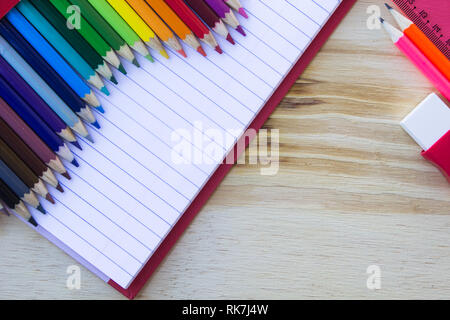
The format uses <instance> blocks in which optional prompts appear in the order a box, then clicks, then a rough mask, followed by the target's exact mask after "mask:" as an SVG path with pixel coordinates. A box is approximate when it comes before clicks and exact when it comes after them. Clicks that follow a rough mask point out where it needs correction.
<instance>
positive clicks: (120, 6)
mask: <svg viewBox="0 0 450 320" xmlns="http://www.w3.org/2000/svg"><path fill="white" fill-rule="evenodd" d="M107 1H108V3H109V4H110V5H111V7H113V8H114V10H116V12H117V13H118V14H119V15H120V16H121V17H122V19H123V20H125V21H126V22H127V23H128V25H129V26H130V27H131V28H132V29H133V30H134V32H136V33H137V34H138V36H139V37H140V38H141V39H142V41H144V42H145V43H146V44H147V45H148V46H149V47H150V48H152V49H154V50H156V51H158V52H159V53H160V54H161V55H162V56H163V57H165V58H167V59H168V58H169V56H168V54H167V52H166V50H165V49H164V47H163V45H162V44H161V42H160V41H159V39H158V37H157V36H156V34H155V33H154V32H153V30H152V29H151V28H150V27H149V26H148V25H147V24H146V23H145V22H144V20H142V19H141V17H140V16H139V15H138V14H137V13H136V11H134V10H133V8H131V7H130V5H129V4H128V3H127V2H126V1H125V0H107Z"/></svg>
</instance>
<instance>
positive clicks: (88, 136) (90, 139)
mask: <svg viewBox="0 0 450 320" xmlns="http://www.w3.org/2000/svg"><path fill="white" fill-rule="evenodd" d="M93 125H94V124H93ZM85 138H86V139H87V140H89V142H91V143H94V139H92V136H91V135H90V134H88V135H87V136H85Z"/></svg>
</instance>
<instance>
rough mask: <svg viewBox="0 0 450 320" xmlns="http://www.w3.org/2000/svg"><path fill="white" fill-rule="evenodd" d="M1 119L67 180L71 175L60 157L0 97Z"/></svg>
mask: <svg viewBox="0 0 450 320" xmlns="http://www.w3.org/2000/svg"><path fill="white" fill-rule="evenodd" d="M0 118H2V119H3V120H4V121H5V122H6V123H7V124H8V126H9V127H10V128H11V129H13V130H14V132H15V133H16V134H17V135H18V136H19V137H20V138H21V139H22V141H23V142H25V143H26V144H27V145H28V147H30V149H31V150H33V152H34V153H35V154H36V155H37V156H38V157H39V158H40V159H41V160H42V161H43V162H44V163H45V164H46V165H47V166H48V167H49V168H51V169H53V170H55V171H56V172H58V173H60V174H62V175H63V176H64V177H66V178H67V179H70V175H69V173H68V172H67V170H66V168H65V167H64V165H63V164H62V162H61V160H60V159H59V158H58V156H57V155H56V154H55V153H54V152H53V151H52V150H50V148H49V147H48V146H47V145H46V144H45V143H44V142H43V141H42V140H41V138H39V137H38V136H37V135H36V133H34V131H33V130H31V129H30V127H28V125H27V124H26V123H25V122H24V121H23V120H22V119H21V118H20V117H19V116H18V115H17V114H16V113H15V112H14V111H13V110H12V109H11V107H10V106H9V105H8V104H7V103H6V102H5V100H3V99H2V98H1V97H0Z"/></svg>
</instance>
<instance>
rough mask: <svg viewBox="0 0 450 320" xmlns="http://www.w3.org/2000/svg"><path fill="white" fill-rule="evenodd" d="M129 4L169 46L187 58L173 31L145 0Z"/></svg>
mask: <svg viewBox="0 0 450 320" xmlns="http://www.w3.org/2000/svg"><path fill="white" fill-rule="evenodd" d="M127 2H128V3H129V4H130V6H131V7H133V9H134V10H135V11H136V13H137V14H139V16H140V17H141V18H142V20H144V21H145V23H147V24H148V25H149V26H150V28H151V29H152V30H153V31H154V32H155V33H156V35H157V36H158V37H159V38H160V39H161V40H162V41H163V42H164V43H165V44H166V45H167V46H169V47H170V48H172V49H173V50H175V51H177V52H178V53H179V54H181V55H182V56H183V57H185V58H186V57H187V56H186V52H184V50H183V48H182V47H181V44H180V42H179V41H178V39H177V38H176V37H175V35H174V34H173V32H172V30H170V29H169V28H168V27H167V25H166V24H165V23H164V21H162V20H161V18H160V17H159V16H158V15H157V14H156V13H155V11H153V9H152V8H150V6H149V5H148V4H147V3H145V1H144V0H127Z"/></svg>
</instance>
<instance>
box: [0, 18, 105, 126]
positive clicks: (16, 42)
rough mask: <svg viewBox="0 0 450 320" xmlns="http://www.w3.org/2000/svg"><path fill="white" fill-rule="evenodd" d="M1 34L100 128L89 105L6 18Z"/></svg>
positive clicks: (71, 105)
mask: <svg viewBox="0 0 450 320" xmlns="http://www.w3.org/2000/svg"><path fill="white" fill-rule="evenodd" d="M0 35H2V36H3V38H4V39H6V41H8V42H9V44H10V45H11V46H12V47H13V48H14V49H15V50H16V52H17V53H19V54H20V55H21V56H22V58H23V59H24V60H25V61H26V62H27V63H28V64H29V65H30V66H31V67H32V68H33V69H34V70H35V71H36V72H37V73H38V74H39V75H40V76H41V78H42V79H43V80H44V81H45V82H47V84H48V85H49V86H50V87H51V88H52V89H53V90H54V91H55V93H56V94H57V95H59V97H60V98H61V99H62V100H63V101H64V102H65V103H66V105H67V106H68V107H69V108H70V109H72V111H73V112H75V113H76V114H77V115H78V116H79V117H80V118H82V119H84V120H86V121H87V122H89V123H91V124H93V125H94V126H95V127H96V128H100V126H99V124H98V122H97V120H96V119H95V116H94V115H93V114H92V112H91V109H90V107H89V106H88V105H85V104H84V102H83V100H81V98H80V97H79V96H78V95H77V94H76V93H75V91H73V90H72V88H71V87H70V86H69V85H68V84H67V83H66V82H65V81H64V79H62V78H61V77H60V76H59V74H58V73H57V72H56V71H55V70H53V69H52V67H51V66H50V65H49V64H48V63H47V61H45V59H44V58H42V57H41V56H40V55H39V53H38V52H36V50H35V49H34V48H33V47H32V46H31V45H30V44H29V43H28V42H27V41H26V40H25V39H24V38H23V37H22V36H21V35H20V34H19V33H18V32H17V30H16V29H14V27H13V26H12V25H11V24H10V23H9V22H8V21H6V20H2V21H0Z"/></svg>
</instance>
